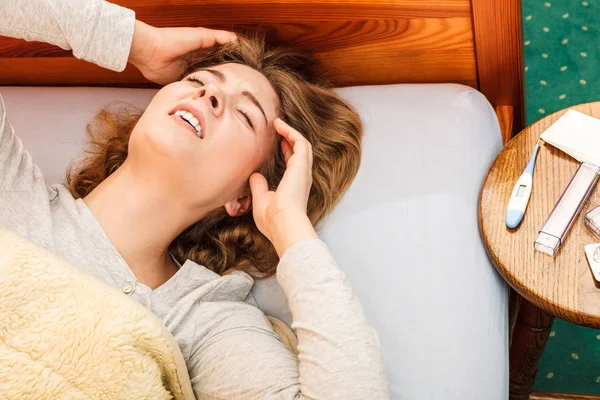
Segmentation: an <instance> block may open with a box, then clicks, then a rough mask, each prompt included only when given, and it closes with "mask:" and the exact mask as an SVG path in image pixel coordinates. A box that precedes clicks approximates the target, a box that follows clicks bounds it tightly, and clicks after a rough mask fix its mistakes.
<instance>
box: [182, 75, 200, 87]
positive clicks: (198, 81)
mask: <svg viewBox="0 0 600 400" xmlns="http://www.w3.org/2000/svg"><path fill="white" fill-rule="evenodd" d="M185 80H186V81H192V82H196V83H199V84H201V85H204V82H202V81H201V80H200V79H197V78H194V77H193V76H190V77H188V78H185Z"/></svg>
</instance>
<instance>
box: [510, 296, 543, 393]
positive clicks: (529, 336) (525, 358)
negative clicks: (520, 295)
mask: <svg viewBox="0 0 600 400" xmlns="http://www.w3.org/2000/svg"><path fill="white" fill-rule="evenodd" d="M553 321H554V316H552V315H550V314H548V313H547V312H545V311H542V310H540V309H539V308H538V307H536V306H534V305H533V304H531V303H530V302H528V301H527V300H525V299H522V300H521V306H520V310H519V315H518V318H517V321H516V323H515V327H514V331H513V340H512V342H511V346H510V362H509V366H510V375H509V376H510V378H509V381H510V386H509V399H510V400H527V399H529V393H530V392H531V389H532V388H533V382H534V381H535V376H536V375H537V371H538V363H539V361H540V357H541V356H542V352H543V351H544V347H546V342H547V341H548V336H549V335H550V329H551V328H552V322H553Z"/></svg>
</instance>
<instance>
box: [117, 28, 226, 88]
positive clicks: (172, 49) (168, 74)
mask: <svg viewBox="0 0 600 400" xmlns="http://www.w3.org/2000/svg"><path fill="white" fill-rule="evenodd" d="M235 40H237V36H236V35H235V33H233V32H229V31H220V30H213V29H206V28H199V27H196V28H193V27H189V28H187V27H182V28H156V27H153V26H151V25H148V24H146V23H144V22H141V21H138V20H136V21H135V30H134V34H133V41H132V43H131V50H130V52H129V59H128V61H129V63H131V64H132V65H134V66H135V67H136V68H137V69H139V70H140V72H141V73H142V75H144V78H146V79H148V80H150V81H152V82H156V83H158V84H161V85H166V84H169V83H171V82H174V81H176V80H177V78H179V76H181V74H182V73H183V71H184V70H185V68H186V67H187V66H188V65H189V64H190V63H191V62H192V61H193V60H194V59H195V58H197V57H199V56H200V55H201V54H202V53H203V52H206V51H207V50H210V49H211V48H212V47H213V46H215V45H216V44H226V43H228V42H232V41H235Z"/></svg>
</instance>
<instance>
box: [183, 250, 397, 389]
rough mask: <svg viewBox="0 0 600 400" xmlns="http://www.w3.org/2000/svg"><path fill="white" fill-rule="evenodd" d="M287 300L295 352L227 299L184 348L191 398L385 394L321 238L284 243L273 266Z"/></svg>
mask: <svg viewBox="0 0 600 400" xmlns="http://www.w3.org/2000/svg"><path fill="white" fill-rule="evenodd" d="M278 277H279V279H280V281H281V282H282V284H283V285H284V290H286V292H287V294H288V296H289V298H290V307H291V310H292V314H293V315H294V323H293V327H295V328H296V330H297V333H298V351H299V354H298V357H296V356H295V355H294V354H293V353H292V352H291V351H290V350H288V349H287V348H286V347H285V346H284V345H283V343H282V342H281V341H280V340H279V338H278V336H277V335H276V334H275V333H274V332H273V329H272V328H271V325H270V323H269V322H268V320H267V319H266V318H265V316H264V314H262V312H261V311H260V310H258V309H257V308H255V307H251V306H249V305H245V304H239V303H238V304H236V303H233V302H232V303H229V306H228V307H224V308H222V309H220V310H219V313H218V315H219V318H216V320H214V318H213V320H211V322H210V323H211V324H215V326H218V329H215V328H211V329H209V331H211V333H210V334H207V335H204V337H203V338H200V340H198V342H197V344H196V345H197V348H196V349H195V350H194V351H193V352H192V356H191V361H190V363H189V366H188V367H189V372H190V377H191V382H192V386H193V388H194V392H195V394H196V396H197V397H198V398H201V399H211V400H217V399H219V400H222V399H288V400H292V399H293V400H301V399H345V400H352V399H356V400H364V399H369V400H380V399H390V398H391V394H390V387H389V383H388V380H387V376H386V374H385V372H384V369H383V363H382V360H381V355H380V350H379V344H378V340H377V337H376V334H375V332H374V330H373V329H372V328H371V327H370V326H369V324H368V323H367V321H366V319H365V317H364V315H363V313H362V308H361V306H360V304H359V302H358V300H357V299H356V297H355V296H354V294H353V293H352V290H351V288H350V285H349V284H348V282H347V281H346V279H345V277H344V274H343V273H342V272H341V271H340V270H339V268H338V267H337V266H336V264H335V261H334V260H333V257H332V256H331V254H330V253H329V250H328V249H327V247H326V246H325V244H324V243H323V242H321V241H320V240H318V239H309V240H306V241H302V242H300V243H297V244H295V245H294V246H292V247H291V248H290V249H288V251H286V253H285V254H284V255H283V257H282V259H281V261H280V263H279V266H278Z"/></svg>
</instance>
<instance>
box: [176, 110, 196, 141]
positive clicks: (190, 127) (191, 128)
mask: <svg viewBox="0 0 600 400" xmlns="http://www.w3.org/2000/svg"><path fill="white" fill-rule="evenodd" d="M171 117H172V118H174V119H175V120H176V121H177V123H178V124H180V125H182V126H183V127H185V128H186V129H187V130H188V131H190V132H192V133H193V134H194V136H196V137H198V138H200V139H202V135H201V133H200V132H198V131H197V130H196V128H195V127H194V126H193V125H192V124H191V123H190V122H189V121H187V120H186V119H185V118H183V117H181V116H179V115H175V114H172V115H171Z"/></svg>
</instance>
